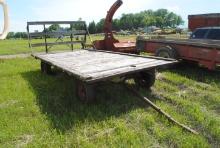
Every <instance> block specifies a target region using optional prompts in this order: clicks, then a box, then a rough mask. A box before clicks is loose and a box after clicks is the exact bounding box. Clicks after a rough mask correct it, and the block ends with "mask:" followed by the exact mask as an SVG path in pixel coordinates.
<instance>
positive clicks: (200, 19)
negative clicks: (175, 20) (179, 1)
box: [188, 14, 220, 31]
mask: <svg viewBox="0 0 220 148" xmlns="http://www.w3.org/2000/svg"><path fill="white" fill-rule="evenodd" d="M188 19H189V24H188V25H189V29H190V30H191V31H194V30H195V29H196V28H201V27H214V26H220V14H203V15H190V16H189V17H188Z"/></svg>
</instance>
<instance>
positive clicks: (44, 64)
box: [41, 61, 52, 74]
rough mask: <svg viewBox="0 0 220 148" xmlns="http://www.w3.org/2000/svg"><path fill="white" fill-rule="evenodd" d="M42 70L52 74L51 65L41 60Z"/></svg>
mask: <svg viewBox="0 0 220 148" xmlns="http://www.w3.org/2000/svg"><path fill="white" fill-rule="evenodd" d="M41 72H42V73H45V74H52V70H51V65H49V64H48V63H45V62H43V61H41Z"/></svg>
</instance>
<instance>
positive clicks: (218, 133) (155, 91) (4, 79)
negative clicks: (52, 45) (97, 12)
mask: <svg viewBox="0 0 220 148" xmlns="http://www.w3.org/2000/svg"><path fill="white" fill-rule="evenodd" d="M39 64H40V63H39V61H37V60H35V59H33V58H24V59H11V60H0V147H16V146H20V147H26V146H27V147H185V148H188V147H198V148H200V147H219V145H220V93H219V92H220V77H219V74H220V73H219V72H208V71H207V70H204V69H200V68H198V67H193V66H191V65H189V66H188V65H182V66H179V67H180V68H177V69H172V70H170V71H161V72H160V73H159V74H158V78H157V81H156V84H155V86H154V87H153V88H152V89H151V91H146V90H140V92H141V93H142V94H143V95H145V96H148V97H149V98H151V99H152V100H153V102H155V103H156V104H157V105H158V106H160V107H161V108H163V109H164V110H165V111H167V112H168V113H169V114H171V115H172V116H173V117H174V118H175V119H177V120H178V121H180V122H182V123H184V124H187V125H189V126H190V127H192V128H193V129H195V130H197V131H198V132H199V133H200V135H198V136H195V135H192V134H190V133H188V132H186V131H183V130H182V129H180V128H179V127H177V126H174V125H173V124H171V123H169V122H168V121H167V120H166V119H165V118H164V117H161V116H160V115H159V114H158V113H157V112H155V111H154V110H153V109H151V108H150V107H148V106H147V105H144V103H143V102H142V101H141V100H139V99H138V98H136V97H135V96H133V95H132V94H131V93H130V92H129V91H127V90H126V88H125V87H124V86H123V85H120V84H114V83H109V82H106V83H103V84H100V86H99V87H98V90H97V94H98V95H97V100H96V102H95V103H93V104H90V105H86V104H83V103H81V102H80V101H78V99H77V98H76V96H75V80H74V78H73V77H70V76H67V75H65V74H63V73H59V74H57V75H55V76H48V75H44V74H41V72H40V66H39Z"/></svg>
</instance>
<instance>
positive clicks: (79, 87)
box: [76, 81, 96, 104]
mask: <svg viewBox="0 0 220 148" xmlns="http://www.w3.org/2000/svg"><path fill="white" fill-rule="evenodd" d="M76 94H77V97H78V99H79V100H80V101H81V102H83V103H86V104H87V103H92V102H93V101H94V100H95V97H96V95H95V86H94V85H92V84H86V83H84V82H82V81H77V82H76Z"/></svg>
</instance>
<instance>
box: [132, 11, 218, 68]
mask: <svg viewBox="0 0 220 148" xmlns="http://www.w3.org/2000/svg"><path fill="white" fill-rule="evenodd" d="M214 26H215V27H214ZM218 26H219V27H218ZM200 27H203V28H200ZM189 29H191V30H192V31H194V32H193V34H192V35H191V37H190V39H172V40H170V39H153V40H152V39H145V38H144V37H138V38H137V43H136V48H137V50H138V51H145V52H149V53H153V54H154V55H156V56H160V57H165V58H174V59H181V60H187V61H194V62H197V63H198V64H199V65H201V66H204V67H206V68H208V69H210V70H215V69H216V67H218V66H220V14H202V15H190V16H189Z"/></svg>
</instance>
